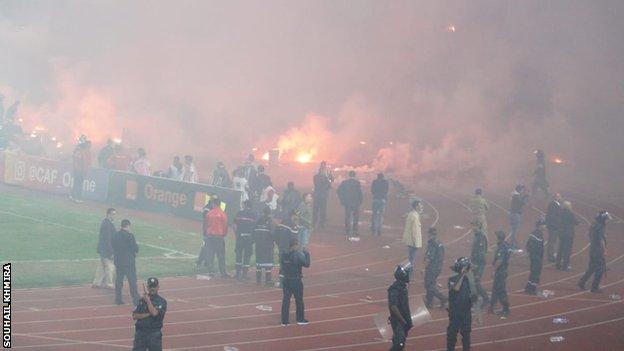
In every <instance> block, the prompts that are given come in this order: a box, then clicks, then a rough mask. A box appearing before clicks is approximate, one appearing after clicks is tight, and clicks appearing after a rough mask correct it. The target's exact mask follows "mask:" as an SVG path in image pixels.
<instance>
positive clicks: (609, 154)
mask: <svg viewBox="0 0 624 351" xmlns="http://www.w3.org/2000/svg"><path fill="white" fill-rule="evenodd" d="M623 15H624V2H622V1H618V0H613V1H608V0H605V1H596V2H591V1H580V0H567V1H547V2H544V1H539V0H527V1H434V2H431V1H296V2H293V1H227V2H225V1H223V2H215V1H176V2H173V1H171V2H165V1H159V2H153V1H132V2H110V1H106V2H104V1H89V2H85V1H48V2H25V1H0V52H1V53H2V54H1V55H0V93H2V94H4V95H5V108H6V106H7V105H8V104H10V103H11V102H12V101H13V100H14V99H20V100H22V106H21V113H20V117H22V118H23V119H24V125H25V126H26V127H27V128H34V127H35V126H37V125H45V127H46V128H48V129H49V130H50V131H52V132H53V133H55V135H58V136H59V137H60V138H64V139H65V140H70V138H75V137H76V136H78V135H80V134H86V135H88V136H89V137H90V138H91V139H92V140H93V141H94V143H96V144H101V143H102V142H104V141H105V140H106V139H107V138H109V137H117V138H122V137H123V138H124V140H125V141H127V142H128V143H129V144H130V145H132V146H134V147H138V146H143V147H145V148H146V149H147V150H148V152H149V153H150V154H151V155H152V158H153V159H154V160H158V159H159V158H160V159H161V162H166V161H167V160H169V158H170V157H171V156H172V155H174V154H184V153H191V154H194V155H197V156H198V157H203V158H207V159H211V160H216V159H224V160H226V161H228V162H229V163H230V164H233V162H239V161H240V160H241V159H242V157H243V156H244V155H246V154H247V153H248V152H249V151H250V150H251V149H252V147H257V148H258V150H259V152H260V155H261V154H262V152H264V151H265V150H269V149H271V148H274V147H279V148H280V149H281V150H282V152H283V153H284V158H285V160H288V159H290V160H295V159H297V158H300V157H303V158H305V160H306V161H307V160H309V161H313V162H318V161H320V160H322V159H327V160H329V161H331V162H333V163H335V164H339V165H342V164H350V165H364V164H367V165H371V166H372V167H374V168H376V169H379V170H390V171H393V172H395V173H400V174H403V175H422V176H427V175H429V176H430V175H440V176H444V177H457V176H466V177H468V178H470V179H472V178H476V179H478V178H480V177H481V176H486V177H487V179H489V180H490V181H494V180H496V179H499V178H508V179H511V180H510V182H514V181H516V179H521V178H522V177H526V176H527V174H530V172H531V168H532V163H531V161H532V152H533V150H535V149H536V148H543V149H545V150H546V153H547V156H548V157H549V158H550V157H554V156H558V157H561V158H562V159H564V160H566V162H569V163H570V164H573V165H574V167H575V169H576V170H579V171H582V172H584V174H585V175H586V176H587V177H589V176H593V175H594V174H600V175H602V176H606V175H608V177H610V178H612V179H616V182H615V184H617V183H619V182H617V178H619V177H620V175H621V174H622V170H623V169H624V154H623V153H622V150H624V138H622V137H621V135H622V131H624V118H623V117H622V110H623V109H622V108H623V107H624V85H623V84H624V83H623V82H624V59H623V57H624V41H623V40H622V38H621V34H622V33H624V22H622V18H623ZM619 186H621V185H619Z"/></svg>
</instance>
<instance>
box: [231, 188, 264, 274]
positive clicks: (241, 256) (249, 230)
mask: <svg viewBox="0 0 624 351" xmlns="http://www.w3.org/2000/svg"><path fill="white" fill-rule="evenodd" d="M243 206H244V208H243V210H241V211H239V212H238V214H236V218H235V219H234V225H235V226H236V247H235V249H234V251H235V252H236V280H247V279H248V277H247V272H249V260H250V259H251V255H252V253H253V231H254V228H255V227H256V221H257V220H258V219H257V218H256V214H255V213H254V212H253V210H252V209H251V201H249V200H247V201H245V202H244V203H243Z"/></svg>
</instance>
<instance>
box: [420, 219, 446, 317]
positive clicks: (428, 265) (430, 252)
mask: <svg viewBox="0 0 624 351" xmlns="http://www.w3.org/2000/svg"><path fill="white" fill-rule="evenodd" d="M427 233H429V241H428V242H427V252H426V253H425V290H426V291H427V293H426V295H425V305H426V306H427V308H431V307H432V306H433V298H434V297H437V298H438V299H439V300H440V308H444V305H445V304H446V301H447V298H446V297H445V296H444V295H442V293H441V292H440V290H438V284H437V281H438V276H439V275H440V272H442V263H443V262H444V245H442V242H440V240H439V239H438V231H437V229H435V228H433V227H431V228H429V230H428V231H427Z"/></svg>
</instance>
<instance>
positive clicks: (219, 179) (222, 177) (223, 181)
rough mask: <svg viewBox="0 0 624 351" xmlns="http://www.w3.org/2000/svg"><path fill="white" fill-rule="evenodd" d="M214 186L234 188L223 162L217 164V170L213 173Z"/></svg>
mask: <svg viewBox="0 0 624 351" xmlns="http://www.w3.org/2000/svg"><path fill="white" fill-rule="evenodd" d="M212 185H214V186H220V187H224V188H229V187H231V186H232V180H231V179H230V175H229V174H228V171H227V169H226V168H225V165H224V164H223V162H221V161H219V162H217V168H215V170H214V171H213V172H212Z"/></svg>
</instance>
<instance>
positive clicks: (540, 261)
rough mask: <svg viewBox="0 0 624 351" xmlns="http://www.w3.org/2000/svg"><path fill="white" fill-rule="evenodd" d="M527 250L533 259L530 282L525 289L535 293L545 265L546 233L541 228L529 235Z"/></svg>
mask: <svg viewBox="0 0 624 351" xmlns="http://www.w3.org/2000/svg"><path fill="white" fill-rule="evenodd" d="M526 250H527V253H528V254H529V258H530V260H531V273H530V274H529V282H528V283H527V285H526V287H524V291H525V292H526V293H527V294H533V295H535V294H536V293H537V284H539V282H540V276H541V275H542V267H543V265H544V233H542V231H541V230H539V229H535V231H533V233H531V234H530V235H529V240H527V244H526Z"/></svg>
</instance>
